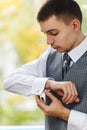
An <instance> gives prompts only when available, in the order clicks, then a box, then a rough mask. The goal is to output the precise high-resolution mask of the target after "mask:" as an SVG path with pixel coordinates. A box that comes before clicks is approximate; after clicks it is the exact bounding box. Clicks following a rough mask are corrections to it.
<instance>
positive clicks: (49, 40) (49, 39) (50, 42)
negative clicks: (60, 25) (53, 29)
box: [47, 37, 54, 45]
mask: <svg viewBox="0 0 87 130" xmlns="http://www.w3.org/2000/svg"><path fill="white" fill-rule="evenodd" d="M53 43H54V39H52V38H49V37H47V44H48V45H50V44H53Z"/></svg>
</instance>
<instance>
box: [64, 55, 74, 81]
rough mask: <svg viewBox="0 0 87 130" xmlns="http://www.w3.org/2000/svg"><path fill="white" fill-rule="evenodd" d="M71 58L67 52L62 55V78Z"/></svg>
mask: <svg viewBox="0 0 87 130" xmlns="http://www.w3.org/2000/svg"><path fill="white" fill-rule="evenodd" d="M71 60H72V59H71V58H70V56H69V55H68V53H65V54H64V55H63V72H62V73H63V78H64V75H65V74H66V73H67V71H68V70H69V68H70V62H71Z"/></svg>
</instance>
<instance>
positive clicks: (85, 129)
mask: <svg viewBox="0 0 87 130" xmlns="http://www.w3.org/2000/svg"><path fill="white" fill-rule="evenodd" d="M67 127H68V128H67V130H87V114H85V113H82V112H79V111H75V110H71V113H70V116H69V120H68V126H67Z"/></svg>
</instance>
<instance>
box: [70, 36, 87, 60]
mask: <svg viewBox="0 0 87 130" xmlns="http://www.w3.org/2000/svg"><path fill="white" fill-rule="evenodd" d="M85 36H86V37H85V39H84V40H83V41H82V42H81V43H80V44H79V45H78V46H77V47H75V48H74V49H73V50H71V51H70V52H69V53H68V55H69V56H70V57H71V59H72V60H73V62H76V61H77V60H78V59H79V58H80V57H81V56H82V55H83V54H84V53H85V52H86V51H87V35H85Z"/></svg>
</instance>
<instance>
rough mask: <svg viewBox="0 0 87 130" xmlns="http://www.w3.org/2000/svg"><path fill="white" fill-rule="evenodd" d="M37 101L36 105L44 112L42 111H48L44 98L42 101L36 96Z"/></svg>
mask: <svg viewBox="0 0 87 130" xmlns="http://www.w3.org/2000/svg"><path fill="white" fill-rule="evenodd" d="M35 99H36V103H37V105H38V107H39V108H40V109H41V110H42V111H45V110H46V109H47V107H48V106H47V105H46V104H45V102H44V100H42V98H41V99H40V97H39V96H37V95H36V96H35Z"/></svg>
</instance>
